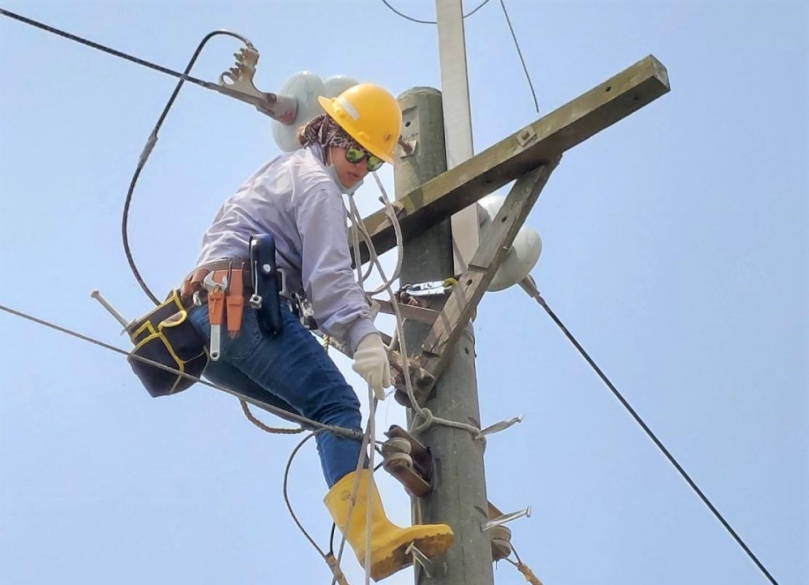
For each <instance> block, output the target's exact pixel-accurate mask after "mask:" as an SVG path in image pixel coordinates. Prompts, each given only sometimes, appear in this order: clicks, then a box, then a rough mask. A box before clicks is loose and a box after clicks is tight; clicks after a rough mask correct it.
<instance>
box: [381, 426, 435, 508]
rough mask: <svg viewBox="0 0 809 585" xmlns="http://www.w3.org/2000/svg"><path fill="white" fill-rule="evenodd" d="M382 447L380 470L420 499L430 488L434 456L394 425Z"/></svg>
mask: <svg viewBox="0 0 809 585" xmlns="http://www.w3.org/2000/svg"><path fill="white" fill-rule="evenodd" d="M385 435H387V436H388V437H389V440H388V441H386V442H385V443H384V444H383V445H382V455H383V456H384V457H385V462H384V463H383V467H384V469H385V471H387V472H388V473H390V474H391V475H392V476H393V477H395V478H396V480H397V481H399V483H401V484H402V485H403V486H404V488H405V490H407V492H408V493H409V494H410V495H411V496H414V497H417V498H423V497H424V496H426V495H427V494H429V493H430V492H431V491H432V489H433V486H432V479H433V457H432V454H431V453H430V449H429V448H428V447H426V446H425V445H424V444H423V443H421V442H420V441H418V440H417V439H416V438H415V437H413V435H411V434H410V433H408V432H407V431H406V430H404V429H403V428H402V427H400V426H398V425H393V426H391V427H390V429H389V430H388V432H386V433H385Z"/></svg>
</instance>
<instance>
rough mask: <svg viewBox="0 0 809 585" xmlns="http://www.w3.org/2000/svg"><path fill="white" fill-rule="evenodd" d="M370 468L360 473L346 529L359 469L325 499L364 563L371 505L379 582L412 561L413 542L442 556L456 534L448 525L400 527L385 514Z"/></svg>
mask: <svg viewBox="0 0 809 585" xmlns="http://www.w3.org/2000/svg"><path fill="white" fill-rule="evenodd" d="M371 473H372V472H371V471H370V470H368V469H364V470H363V471H361V472H359V487H358V490H357V503H356V504H354V510H353V511H352V512H351V524H350V525H349V527H348V531H347V532H346V520H347V518H348V510H349V507H350V506H351V493H352V491H353V489H354V482H355V480H356V478H357V472H353V473H349V474H348V475H346V476H345V477H344V478H342V479H341V480H340V481H338V482H337V483H336V484H335V485H334V487H332V488H331V490H329V493H328V494H327V495H326V498H325V499H324V502H325V504H326V508H328V510H329V512H330V513H331V517H332V518H333V519H334V523H335V524H336V525H337V527H338V528H339V529H340V532H342V533H343V535H344V536H345V537H346V540H347V541H348V543H349V544H350V545H351V548H353V549H354V554H356V555H357V560H358V561H359V562H360V564H361V565H362V566H365V545H366V543H365V538H366V535H367V530H366V525H365V522H366V518H367V510H368V506H370V507H371V523H372V524H371V578H372V579H373V580H374V581H380V580H382V579H384V578H385V577H389V576H390V575H392V574H393V573H395V572H396V571H398V570H400V569H404V568H405V567H407V566H409V565H411V564H412V563H413V559H412V556H411V555H409V554H406V553H405V550H406V549H407V547H408V546H409V545H410V543H415V546H416V548H417V549H419V550H420V551H421V552H423V553H424V554H425V555H427V556H428V557H432V556H435V555H440V554H442V553H444V552H446V551H447V549H449V547H450V546H451V545H452V542H453V540H454V539H455V535H454V534H453V533H452V529H451V528H450V527H449V526H447V525H446V524H418V525H416V526H411V527H409V528H400V527H399V526H396V525H395V524H393V523H392V522H391V521H390V520H388V519H387V517H386V516H385V510H384V509H383V508H382V499H381V498H380V497H379V491H377V489H376V484H374V485H373V486H372V487H370V489H369V486H370V483H371V482H370V478H371Z"/></svg>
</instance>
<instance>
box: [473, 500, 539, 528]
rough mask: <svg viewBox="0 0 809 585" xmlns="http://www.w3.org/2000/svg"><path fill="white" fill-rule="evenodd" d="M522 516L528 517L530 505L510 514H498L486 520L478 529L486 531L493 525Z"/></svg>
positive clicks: (500, 524)
mask: <svg viewBox="0 0 809 585" xmlns="http://www.w3.org/2000/svg"><path fill="white" fill-rule="evenodd" d="M523 516H525V517H527V518H530V517H531V506H528V507H527V508H525V509H524V510H520V511H518V512H512V513H511V514H503V515H502V516H498V517H497V518H494V519H493V520H489V521H488V522H486V523H484V524H482V525H481V527H480V530H481V531H482V532H486V531H487V530H490V529H492V528H494V527H495V526H502V525H503V524H506V523H508V522H511V521H512V520H516V519H517V518H522V517H523Z"/></svg>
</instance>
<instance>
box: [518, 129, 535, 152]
mask: <svg viewBox="0 0 809 585" xmlns="http://www.w3.org/2000/svg"><path fill="white" fill-rule="evenodd" d="M536 139H537V133H536V130H534V127H533V126H526V127H525V128H523V129H522V130H520V132H519V134H517V143H518V144H519V145H520V146H522V147H523V148H525V147H526V146H528V145H529V144H531V143H532V142H533V141H534V140H536Z"/></svg>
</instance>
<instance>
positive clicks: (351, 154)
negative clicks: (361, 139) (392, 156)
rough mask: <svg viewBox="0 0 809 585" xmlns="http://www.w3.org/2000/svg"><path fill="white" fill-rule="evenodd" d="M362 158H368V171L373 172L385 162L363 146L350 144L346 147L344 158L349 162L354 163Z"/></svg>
mask: <svg viewBox="0 0 809 585" xmlns="http://www.w3.org/2000/svg"><path fill="white" fill-rule="evenodd" d="M364 158H367V159H368V162H367V163H366V165H367V167H368V171H369V172H371V173H373V172H374V171H378V170H379V169H380V168H381V167H382V165H384V164H385V161H384V160H382V159H381V158H379V157H378V156H374V155H373V154H371V153H370V152H368V151H367V150H365V149H364V148H357V147H356V146H350V147H349V148H347V149H346V160H347V161H348V162H350V163H351V164H353V165H355V164H358V163H360V162H361V161H362V160H363V159H364Z"/></svg>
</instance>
